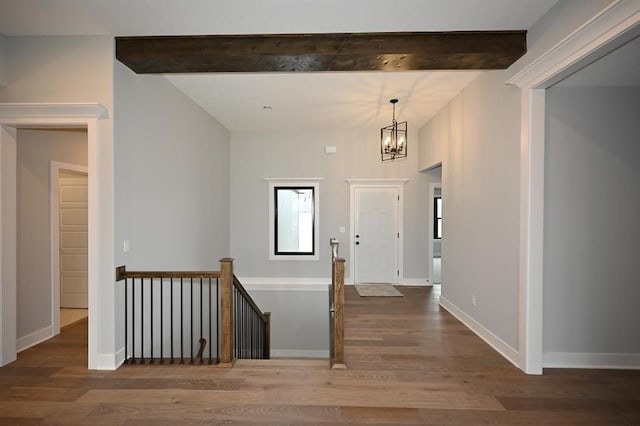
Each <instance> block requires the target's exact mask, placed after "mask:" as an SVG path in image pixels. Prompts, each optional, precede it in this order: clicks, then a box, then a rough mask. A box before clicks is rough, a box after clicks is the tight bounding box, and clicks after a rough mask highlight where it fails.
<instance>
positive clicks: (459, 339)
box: [0, 286, 640, 425]
mask: <svg viewBox="0 0 640 426" xmlns="http://www.w3.org/2000/svg"><path fill="white" fill-rule="evenodd" d="M399 290H400V291H401V292H402V293H403V294H405V297H389V298H360V297H359V296H357V294H356V293H355V290H354V289H353V287H351V286H349V287H347V288H346V300H347V307H346V330H345V339H346V347H345V358H346V364H347V366H348V370H329V369H328V362H327V361H326V360H264V361H263V360H260V361H245V360H241V361H238V362H237V363H236V365H235V367H234V368H232V369H226V368H219V367H208V366H162V367H161V366H123V367H121V368H120V369H118V370H117V371H88V370H87V369H86V367H85V366H86V363H87V359H86V344H87V342H86V333H87V324H86V320H85V321H82V322H79V323H75V324H72V325H71V326H69V327H67V328H65V329H64V330H63V333H62V334H61V335H59V336H58V337H56V338H54V339H51V340H49V341H47V342H45V343H43V344H41V345H38V346H36V347H34V348H31V349H28V350H26V351H24V352H22V353H20V354H19V357H18V360H17V361H16V362H14V363H12V364H10V365H8V366H5V367H3V368H0V424H41V423H42V424H47V423H48V424H89V423H91V424H123V425H147V424H148V425H163V424H167V425H168V424H216V423H236V424H237V423H240V424H243V423H244V424H246V423H258V424H295V423H313V424H319V423H325V424H348V423H362V424H394V425H397V424H438V425H464V424H473V425H488V424H491V425H539V424H557V425H589V424H594V425H613V424H616V425H618V424H619V425H634V424H636V425H637V424H640V371H606V370H547V371H545V374H544V375H543V376H527V375H525V374H523V373H522V372H520V371H519V370H518V369H517V368H515V367H513V366H512V365H511V364H510V363H509V362H508V361H506V360H504V359H503V358H502V357H501V356H500V355H498V354H497V353H495V352H494V351H493V350H492V349H491V348H490V347H488V346H487V345H486V344H485V343H484V342H482V341H481V340H480V339H479V338H478V337H476V336H475V335H474V334H473V333H472V332H470V331H469V330H468V329H466V328H465V327H464V326H463V325H462V324H460V323H459V322H458V321H457V320H456V319H454V318H453V317H452V316H451V315H449V314H448V313H447V312H445V311H443V310H442V309H440V308H439V306H438V304H437V294H436V292H437V289H430V288H407V287H399Z"/></svg>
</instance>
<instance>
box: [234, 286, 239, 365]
mask: <svg viewBox="0 0 640 426" xmlns="http://www.w3.org/2000/svg"><path fill="white" fill-rule="evenodd" d="M239 309H240V306H239V305H238V290H236V288H235V287H233V350H234V355H235V357H236V358H240V351H239V350H238V347H239V346H238V341H239V339H238V312H239Z"/></svg>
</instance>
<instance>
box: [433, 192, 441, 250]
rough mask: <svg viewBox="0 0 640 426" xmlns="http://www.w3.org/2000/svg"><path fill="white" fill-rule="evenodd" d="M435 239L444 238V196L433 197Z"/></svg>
mask: <svg viewBox="0 0 640 426" xmlns="http://www.w3.org/2000/svg"><path fill="white" fill-rule="evenodd" d="M433 239H434V240H440V239H442V197H441V196H438V197H433Z"/></svg>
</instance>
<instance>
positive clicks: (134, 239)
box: [114, 62, 230, 270]
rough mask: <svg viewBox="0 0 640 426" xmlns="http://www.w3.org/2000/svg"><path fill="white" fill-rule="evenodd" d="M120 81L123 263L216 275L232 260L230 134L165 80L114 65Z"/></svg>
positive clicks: (118, 185) (118, 203) (118, 181)
mask: <svg viewBox="0 0 640 426" xmlns="http://www.w3.org/2000/svg"><path fill="white" fill-rule="evenodd" d="M114 78H115V95H116V105H115V114H114V115H115V140H116V145H115V189H116V191H115V210H116V213H115V227H116V230H115V233H116V262H117V264H126V265H127V267H128V268H130V269H164V270H180V269H187V270H188V269H214V270H217V269H218V260H219V259H220V258H222V257H228V256H229V254H230V249H229V155H230V154H229V132H228V131H227V130H226V129H225V128H224V127H223V126H222V125H221V124H220V123H218V122H217V121H216V120H215V119H213V118H211V116H210V115H208V114H207V113H206V112H205V111H204V110H203V109H202V108H200V107H199V106H197V105H196V104H194V103H193V101H191V100H190V99H189V98H187V97H186V96H185V95H184V94H183V93H181V92H180V91H178V89H176V88H175V87H174V86H173V85H172V84H171V83H169V82H168V81H167V80H166V79H165V78H164V77H162V76H153V75H136V74H134V73H133V72H132V71H131V70H129V69H128V68H127V67H125V66H124V65H122V64H121V63H120V62H115V76H114ZM125 239H127V240H129V241H130V247H131V250H130V251H129V252H128V253H124V252H123V250H122V247H123V240H125Z"/></svg>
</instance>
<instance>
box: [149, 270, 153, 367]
mask: <svg viewBox="0 0 640 426" xmlns="http://www.w3.org/2000/svg"><path fill="white" fill-rule="evenodd" d="M149 287H150V290H149V292H150V293H151V302H150V304H149V328H150V331H151V333H150V336H151V340H150V344H149V346H151V359H150V360H149V364H153V362H154V361H153V277H151V278H149Z"/></svg>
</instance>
